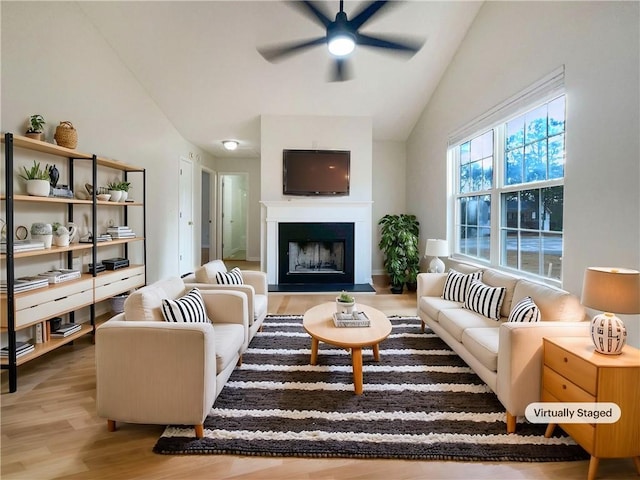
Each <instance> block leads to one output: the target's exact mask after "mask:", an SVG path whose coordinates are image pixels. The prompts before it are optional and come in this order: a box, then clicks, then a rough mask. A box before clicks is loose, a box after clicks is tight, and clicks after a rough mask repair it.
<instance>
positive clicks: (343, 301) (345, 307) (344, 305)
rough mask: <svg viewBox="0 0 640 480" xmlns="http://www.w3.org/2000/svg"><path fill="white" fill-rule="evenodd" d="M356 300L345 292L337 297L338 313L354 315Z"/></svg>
mask: <svg viewBox="0 0 640 480" xmlns="http://www.w3.org/2000/svg"><path fill="white" fill-rule="evenodd" d="M355 304H356V299H355V298H354V297H353V295H349V294H348V293H347V292H345V291H344V290H343V291H342V292H341V293H340V295H338V296H337V297H336V311H337V312H338V313H353V307H354V306H355Z"/></svg>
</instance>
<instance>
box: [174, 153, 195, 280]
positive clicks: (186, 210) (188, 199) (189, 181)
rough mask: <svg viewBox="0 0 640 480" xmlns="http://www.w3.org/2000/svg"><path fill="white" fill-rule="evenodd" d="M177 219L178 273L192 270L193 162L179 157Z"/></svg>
mask: <svg viewBox="0 0 640 480" xmlns="http://www.w3.org/2000/svg"><path fill="white" fill-rule="evenodd" d="M178 208H179V219H178V225H179V230H178V254H179V256H180V258H179V262H180V274H181V275H182V274H185V273H189V272H192V271H193V270H194V263H193V262H194V252H193V248H194V241H193V239H194V237H193V163H192V162H191V160H188V159H186V158H181V159H180V198H179V206H178Z"/></svg>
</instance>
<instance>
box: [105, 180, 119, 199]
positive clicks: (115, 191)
mask: <svg viewBox="0 0 640 480" xmlns="http://www.w3.org/2000/svg"><path fill="white" fill-rule="evenodd" d="M107 189H108V190H109V195H111V198H110V199H109V200H111V201H112V202H119V201H120V199H121V198H122V190H120V182H109V183H107Z"/></svg>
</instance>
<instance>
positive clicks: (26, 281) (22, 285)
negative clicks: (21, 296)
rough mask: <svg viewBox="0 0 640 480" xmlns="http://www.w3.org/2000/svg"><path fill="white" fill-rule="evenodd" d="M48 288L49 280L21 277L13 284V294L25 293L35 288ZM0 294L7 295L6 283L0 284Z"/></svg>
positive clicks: (4, 281)
mask: <svg viewBox="0 0 640 480" xmlns="http://www.w3.org/2000/svg"><path fill="white" fill-rule="evenodd" d="M48 286H49V280H48V279H46V278H43V277H38V276H36V277H21V278H16V279H15V281H14V284H13V293H20V292H26V291H28V290H34V289H36V288H44V287H48ZM0 293H7V281H6V280H2V281H1V282H0Z"/></svg>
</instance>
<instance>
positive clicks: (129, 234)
mask: <svg viewBox="0 0 640 480" xmlns="http://www.w3.org/2000/svg"><path fill="white" fill-rule="evenodd" d="M107 234H109V235H111V237H112V238H135V237H136V234H135V233H134V231H133V230H132V229H131V228H130V227H127V226H126V225H116V226H113V227H109V228H107Z"/></svg>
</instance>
